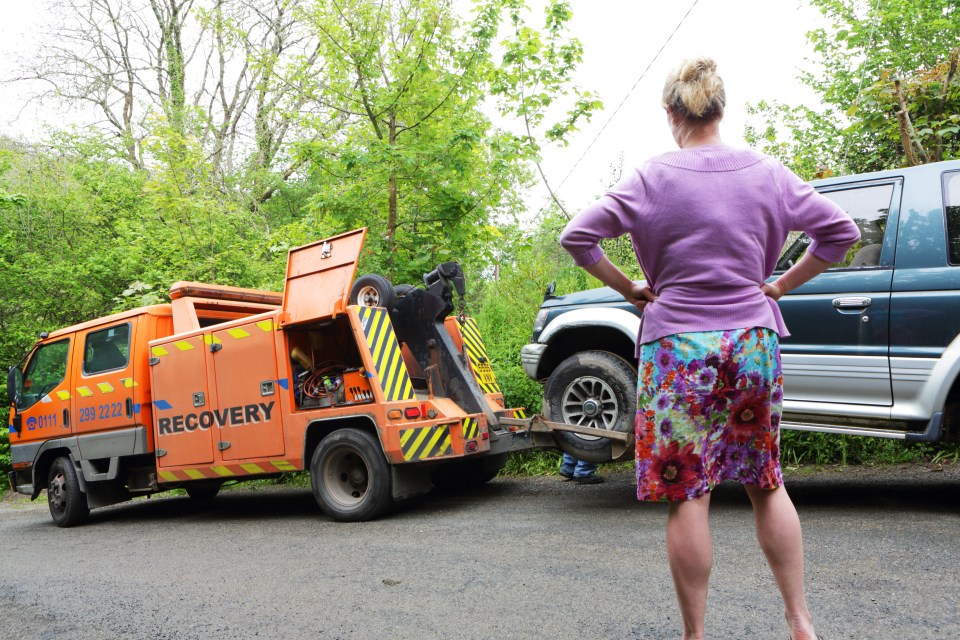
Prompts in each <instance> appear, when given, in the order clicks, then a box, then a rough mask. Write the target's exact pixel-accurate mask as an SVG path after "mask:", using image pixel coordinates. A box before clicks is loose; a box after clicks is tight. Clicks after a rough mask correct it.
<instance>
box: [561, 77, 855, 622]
mask: <svg viewBox="0 0 960 640" xmlns="http://www.w3.org/2000/svg"><path fill="white" fill-rule="evenodd" d="M716 69H717V66H716V63H715V62H714V61H713V60H711V59H709V58H700V59H696V60H688V61H685V62H684V63H683V65H681V67H680V68H679V69H678V70H676V71H674V72H673V73H671V74H670V75H669V76H668V77H667V81H666V84H665V86H664V91H663V105H664V107H665V108H666V114H667V123H668V125H669V126H670V129H671V132H672V133H673V137H674V139H675V140H676V142H677V145H678V146H679V147H680V150H679V151H674V152H671V153H665V154H663V155H660V156H657V157H655V158H652V159H651V160H649V161H648V162H646V163H645V164H643V165H641V166H640V167H638V168H637V169H635V170H633V171H632V172H631V173H630V174H629V175H628V176H627V177H626V178H624V179H623V180H622V181H621V182H620V183H619V184H618V185H617V186H615V187H614V188H613V189H612V190H611V191H609V192H608V193H607V194H606V195H604V196H603V197H602V198H600V200H598V201H597V202H596V203H594V204H593V205H591V206H590V207H588V208H587V209H585V210H584V211H583V212H581V213H580V214H579V215H578V216H577V217H576V218H574V220H572V221H571V222H570V224H568V225H567V227H566V229H564V231H563V234H562V235H561V238H560V241H561V243H562V244H563V246H564V248H566V249H567V251H569V252H570V254H571V255H572V256H573V259H574V262H575V263H576V264H577V265H579V266H581V267H583V268H585V269H586V270H587V271H588V272H589V273H591V274H592V275H594V276H595V277H597V278H598V279H599V280H600V281H602V282H603V283H605V284H606V285H608V286H610V287H612V288H613V289H615V290H616V291H618V292H619V293H621V294H622V295H623V296H624V297H625V298H626V299H627V300H629V301H631V302H633V303H634V304H635V305H636V306H637V307H638V308H640V309H642V310H644V317H643V321H642V325H641V330H640V336H639V337H638V340H637V355H638V357H639V361H640V367H639V369H640V370H639V383H638V386H637V419H636V435H637V450H636V460H637V498H638V499H639V500H655V501H656V500H666V501H669V502H670V513H669V516H668V519H667V555H668V558H669V561H670V570H671V572H672V574H673V580H674V586H675V588H676V592H677V599H678V600H679V604H680V611H681V615H682V619H683V638H684V640H690V639H694V638H703V637H704V614H705V609H706V600H707V582H708V579H709V576H710V569H711V565H712V561H713V549H712V542H711V537H710V528H709V521H708V508H709V504H710V491H711V489H713V487H715V486H716V485H717V484H718V483H720V482H722V481H723V480H736V481H738V482H741V483H743V484H744V486H745V488H746V491H747V494H748V496H749V497H750V500H751V502H752V504H753V508H754V516H755V523H756V530H757V538H758V539H759V542H760V546H761V548H762V549H763V552H764V554H765V555H766V557H767V561H768V562H769V564H770V568H771V569H772V571H773V575H774V578H775V579H776V582H777V585H778V587H779V588H780V593H781V595H782V596H783V600H784V605H785V611H786V619H787V624H788V626H789V629H790V637H791V639H792V640H813V639H814V638H816V637H817V636H816V633H815V632H814V629H813V624H812V621H811V617H810V612H809V610H808V608H807V603H806V596H805V594H804V584H803V540H802V536H801V532H800V521H799V519H798V517H797V512H796V509H795V508H794V506H793V503H792V502H791V500H790V498H789V496H788V495H787V492H786V489H784V487H783V478H782V476H781V473H780V449H779V445H780V433H779V424H780V413H781V407H782V403H783V392H782V388H781V384H782V380H783V377H782V373H781V368H780V351H779V343H778V336H787V335H789V334H788V333H787V330H786V327H785V326H784V323H783V318H782V316H781V315H780V310H779V307H778V306H777V304H776V300H777V299H779V298H780V296H782V295H783V294H785V293H786V292H787V291H789V290H791V289H793V288H795V287H797V286H799V285H801V284H803V283H804V282H806V281H807V280H809V279H810V278H812V277H814V276H815V275H817V274H819V273H821V272H823V271H824V270H825V269H826V268H827V267H828V266H830V265H831V264H832V263H835V262H838V261H840V260H842V259H843V258H844V256H845V254H846V252H847V249H848V248H849V247H850V246H851V245H853V244H854V243H855V242H856V241H857V240H858V239H859V235H860V234H859V231H858V230H857V227H856V225H855V224H854V223H853V221H852V220H851V219H850V217H849V216H848V215H847V214H846V213H845V212H844V211H843V210H842V209H840V208H839V207H838V206H837V205H835V204H834V203H833V202H831V201H830V200H828V199H827V198H825V197H823V196H821V195H819V194H817V193H816V192H815V191H814V190H813V188H812V187H810V185H808V184H806V183H804V182H803V181H801V180H800V179H799V178H797V176H795V175H794V174H793V173H791V172H790V171H789V170H788V169H786V168H785V167H784V166H783V165H782V164H780V163H779V162H777V161H776V160H774V159H772V158H769V157H767V156H764V155H762V154H759V153H756V152H754V151H751V150H742V149H735V148H732V147H728V146H725V145H724V144H723V142H722V141H721V139H720V135H719V123H720V120H721V118H722V117H723V109H724V105H725V103H726V97H725V94H724V89H723V81H722V80H721V79H720V77H719V76H718V75H717V73H716ZM790 231H803V232H805V233H806V234H807V235H808V236H809V237H810V238H811V239H812V243H811V244H810V246H809V248H808V250H807V253H806V254H805V255H804V257H803V258H802V259H801V260H800V261H798V262H797V263H796V264H795V265H794V266H793V267H791V268H790V270H788V271H787V272H786V273H784V274H783V275H782V276H780V277H779V278H778V279H777V280H776V281H775V282H773V283H772V284H766V283H765V282H764V281H765V280H766V279H767V278H768V277H770V275H771V274H772V273H773V270H774V267H775V266H776V263H777V258H778V255H779V252H780V250H781V249H782V247H783V245H784V242H785V241H786V239H787V234H788V233H789V232H790ZM623 234H630V238H631V240H632V242H633V248H634V252H635V253H636V256H637V260H639V262H640V267H641V269H642V270H643V273H644V274H645V275H646V277H647V286H646V287H641V286H640V285H637V284H635V283H634V282H632V281H631V280H630V279H629V278H627V277H626V275H624V274H623V272H621V271H620V270H619V269H618V268H617V267H616V266H614V265H613V263H611V262H610V260H609V259H607V258H606V256H605V255H604V253H603V250H602V249H601V248H600V246H599V241H600V240H601V239H603V238H614V237H617V236H620V235H623Z"/></svg>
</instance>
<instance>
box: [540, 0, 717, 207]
mask: <svg viewBox="0 0 960 640" xmlns="http://www.w3.org/2000/svg"><path fill="white" fill-rule="evenodd" d="M698 2H700V0H693V4H691V5H690V8H689V9H687V12H686V13H685V14H683V17H682V18H680V22H678V23H677V26H675V27H674V28H673V31H671V32H670V35H668V36H667V39H666V40H664V41H663V44H662V45H660V49H658V50H657V53H656V54H654V56H653V58H651V59H650V62H649V63H648V64H647V66H646V68H645V69H644V70H643V71H642V72H641V73H640V77H638V78H637V81H636V82H634V83H633V86H632V87H630V90H629V91H627V94H626V95H625V96H623V99H622V100H621V101H620V104H618V105H617V108H616V109H614V110H613V112H612V113H611V114H610V116H609V117H608V118H607V120H606V122H604V123H603V126H602V127H600V131H598V132H597V135H595V136H594V137H593V140H591V141H590V144H588V145H587V148H586V149H584V150H583V152H582V153H581V154H580V156H579V157H578V158H577V160H576V162H574V163H573V166H572V167H570V170H569V171H568V172H567V175H565V176H564V177H563V180H561V181H560V184H558V185H557V187H556V189H554V192H555V193H556V192H559V191H560V187H562V186H563V184H564V183H565V182H566V181H567V178H569V177H570V176H571V175H573V172H574V171H576V169H577V167H578V166H580V162H581V161H583V159H584V158H585V157H586V155H587V154H588V153H589V152H590V149H592V148H593V145H594V144H595V143H596V142H597V140H599V139H600V136H602V135H603V132H604V131H606V130H607V126H609V124H610V122H611V121H613V119H614V118H615V117H616V115H617V113H619V112H620V109H621V108H622V107H623V105H624V104H626V102H627V100H628V99H629V98H630V95H631V94H632V93H633V91H634V89H636V88H637V86H638V85H639V84H640V82H641V81H642V80H643V78H644V77H645V76H646V75H647V72H648V71H650V68H651V67H652V66H653V65H654V63H655V62H656V61H657V59H659V58H660V54H661V53H663V50H664V49H666V48H667V45H668V44H670V41H671V40H672V39H673V36H674V35H676V33H677V31H679V30H680V27H682V26H683V23H684V22H685V21H686V20H687V18H688V17H689V16H690V13H691V12H692V11H693V8H694V7H696V6H697V3H698ZM550 202H551V199H550V198H547V203H546V204H545V205H543V206H542V207H541V208H540V211H538V212H537V215H538V216H539V215H540V214H541V213H543V212H544V211H545V210H546V209H547V207H549V206H550Z"/></svg>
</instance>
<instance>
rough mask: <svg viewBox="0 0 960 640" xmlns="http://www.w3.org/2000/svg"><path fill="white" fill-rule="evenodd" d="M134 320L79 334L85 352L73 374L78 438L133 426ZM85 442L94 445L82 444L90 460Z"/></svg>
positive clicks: (93, 456) (82, 440) (78, 337)
mask: <svg viewBox="0 0 960 640" xmlns="http://www.w3.org/2000/svg"><path fill="white" fill-rule="evenodd" d="M135 320H136V319H130V320H127V321H126V322H121V323H118V324H114V325H110V326H106V327H102V328H96V329H91V330H88V331H86V332H78V333H77V343H78V344H80V345H82V349H83V355H82V357H81V358H78V359H77V360H78V361H77V363H76V367H77V368H76V370H75V371H74V372H73V379H74V389H73V391H74V393H73V408H74V411H73V414H74V416H75V420H76V425H75V431H76V433H77V434H86V433H92V432H96V431H106V430H116V429H122V428H124V427H131V426H133V423H134V412H133V382H132V381H133V363H132V359H131V357H130V345H132V344H133V338H134V331H135V326H136V322H135ZM86 442H92V441H88V440H85V439H83V438H81V439H80V441H79V445H80V449H81V453H83V454H84V457H88V456H87V454H86V453H85V452H84V451H83V448H84V444H85V443H86ZM89 457H92V458H95V457H97V456H96V455H90V456H89Z"/></svg>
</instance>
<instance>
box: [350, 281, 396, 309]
mask: <svg viewBox="0 0 960 640" xmlns="http://www.w3.org/2000/svg"><path fill="white" fill-rule="evenodd" d="M395 300H396V297H395V296H394V293H393V284H391V282H390V281H389V280H387V279H386V278H384V277H383V276H378V275H377V274H375V273H368V274H367V275H365V276H360V277H359V278H357V279H356V280H355V281H354V283H353V286H352V287H351V288H350V299H349V302H350V304H358V305H360V306H361V307H383V308H385V309H389V308H391V307H393V304H394V302H395Z"/></svg>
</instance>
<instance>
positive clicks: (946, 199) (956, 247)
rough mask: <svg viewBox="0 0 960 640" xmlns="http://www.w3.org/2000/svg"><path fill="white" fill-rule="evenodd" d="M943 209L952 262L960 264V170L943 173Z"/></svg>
mask: <svg viewBox="0 0 960 640" xmlns="http://www.w3.org/2000/svg"><path fill="white" fill-rule="evenodd" d="M943 210H944V213H946V215H947V246H948V247H949V249H950V264H960V171H951V172H949V173H945V174H943Z"/></svg>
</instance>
